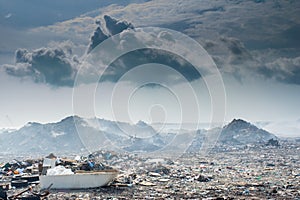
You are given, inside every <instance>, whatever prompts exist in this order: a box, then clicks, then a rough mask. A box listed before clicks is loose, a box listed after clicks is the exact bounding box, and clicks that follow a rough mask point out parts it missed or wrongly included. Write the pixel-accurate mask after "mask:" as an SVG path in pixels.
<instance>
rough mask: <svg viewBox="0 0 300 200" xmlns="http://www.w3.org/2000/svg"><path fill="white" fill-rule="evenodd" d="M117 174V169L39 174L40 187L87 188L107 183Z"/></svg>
mask: <svg viewBox="0 0 300 200" xmlns="http://www.w3.org/2000/svg"><path fill="white" fill-rule="evenodd" d="M117 175H118V172H117V171H111V172H105V171H104V172H90V173H77V174H70V175H53V176H47V175H44V176H40V186H41V188H42V189H45V188H48V187H49V186H50V185H51V184H52V186H51V189H87V188H96V187H101V186H105V185H107V184H108V183H109V182H111V181H112V180H113V179H114V178H115V177H116V176H117Z"/></svg>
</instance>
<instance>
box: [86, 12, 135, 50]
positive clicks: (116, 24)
mask: <svg viewBox="0 0 300 200" xmlns="http://www.w3.org/2000/svg"><path fill="white" fill-rule="evenodd" d="M104 21H105V27H102V24H101V22H100V21H96V24H98V27H97V28H96V30H95V31H94V33H93V35H92V37H91V38H90V44H89V47H88V50H87V53H90V52H91V51H92V50H93V49H94V48H95V47H96V46H97V45H99V44H100V43H101V42H103V41H104V40H106V39H107V38H108V37H110V36H112V35H116V34H119V33H121V32H122V31H124V30H126V29H133V25H132V24H131V23H128V22H126V21H118V20H116V19H114V18H112V17H110V16H108V15H105V16H104ZM104 29H106V30H107V31H108V33H107V34H106V33H104V31H103V30H104Z"/></svg>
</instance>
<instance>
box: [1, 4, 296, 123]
mask: <svg viewBox="0 0 300 200" xmlns="http://www.w3.org/2000/svg"><path fill="white" fill-rule="evenodd" d="M299 13H300V2H299V1H297V0H285V1H279V0H269V1H268V0H244V1H241V0H232V1H227V0H216V1H210V0H149V1H143V0H124V1H116V0H115V1H114V0H113V1H104V0H90V1H84V0H79V1H77V3H76V4H75V3H74V2H73V1H71V0H64V1H60V0H52V1H43V2H41V1H37V0H30V1H27V0H26V1H25V0H19V1H16V0H10V1H8V0H0V92H1V96H0V97H1V98H0V99H1V101H0V111H1V112H0V128H8V127H21V126H23V125H25V124H26V123H27V122H32V121H35V122H40V123H47V122H55V121H60V120H61V119H62V118H64V117H67V116H70V115H79V116H82V117H99V118H105V119H110V120H117V121H127V122H130V123H136V122H138V121H139V120H143V121H146V122H148V123H156V122H168V123H197V122H211V121H214V122H217V121H218V122H221V121H225V122H228V121H231V120H232V119H233V118H242V119H245V120H248V121H251V122H255V121H275V122H284V121H297V120H298V121H299V119H300V110H299V108H300V17H299ZM138 47H139V48H138ZM143 48H144V49H143ZM129 50H131V51H129ZM120 52H123V53H124V54H120V55H119V56H118V57H114V56H115V55H117V54H118V53H120ZM110 59H111V61H113V62H108V61H109V60H110Z"/></svg>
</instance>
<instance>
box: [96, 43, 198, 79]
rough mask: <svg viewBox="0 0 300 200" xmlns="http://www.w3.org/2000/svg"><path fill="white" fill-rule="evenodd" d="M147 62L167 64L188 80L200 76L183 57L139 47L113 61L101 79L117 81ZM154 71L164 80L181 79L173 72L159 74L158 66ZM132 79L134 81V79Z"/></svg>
mask: <svg viewBox="0 0 300 200" xmlns="http://www.w3.org/2000/svg"><path fill="white" fill-rule="evenodd" d="M148 63H156V64H162V65H165V66H168V67H170V68H172V69H174V70H176V71H177V72H178V73H179V74H180V75H182V76H183V77H185V79H186V80H188V81H194V80H196V79H199V78H201V74H200V73H199V72H198V71H197V69H196V68H195V67H194V66H193V65H192V64H190V63H189V62H188V61H186V60H185V58H182V57H180V56H178V55H174V54H172V53H170V52H167V51H164V50H159V49H139V50H136V51H132V52H129V53H127V54H125V55H123V56H121V57H120V58H118V59H117V60H116V61H114V62H113V63H112V64H111V65H110V66H109V67H108V68H107V69H106V71H105V72H104V74H103V76H102V77H101V78H102V79H101V81H104V80H106V81H112V82H117V81H118V80H119V79H120V78H121V77H122V75H124V74H125V73H126V72H128V71H129V70H131V69H133V68H135V67H136V66H141V65H143V64H148ZM154 71H155V72H153V73H156V74H157V77H159V76H163V77H164V80H165V81H169V82H173V83H176V82H177V80H182V79H180V78H179V77H174V74H161V73H160V69H159V67H158V68H157V69H155V70H154ZM144 76H147V74H144ZM139 78H143V77H136V79H139ZM132 81H133V82H134V81H135V80H132Z"/></svg>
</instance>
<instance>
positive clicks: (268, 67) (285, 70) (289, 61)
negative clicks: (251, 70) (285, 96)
mask: <svg viewBox="0 0 300 200" xmlns="http://www.w3.org/2000/svg"><path fill="white" fill-rule="evenodd" d="M257 71H258V72H259V73H260V74H261V75H263V76H264V77H267V78H272V79H275V80H277V81H280V82H283V83H289V84H297V85H300V57H296V58H278V59H276V60H275V61H274V62H271V63H267V64H265V65H261V66H259V67H258V68H257Z"/></svg>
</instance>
